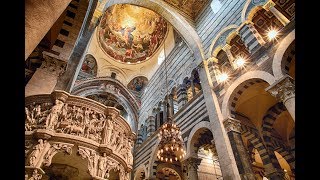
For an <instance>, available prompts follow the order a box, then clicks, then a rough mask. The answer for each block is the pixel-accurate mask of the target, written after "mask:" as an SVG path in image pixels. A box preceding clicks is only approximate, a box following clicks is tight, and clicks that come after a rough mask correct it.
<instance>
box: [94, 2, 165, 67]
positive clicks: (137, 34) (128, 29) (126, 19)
mask: <svg viewBox="0 0 320 180" xmlns="http://www.w3.org/2000/svg"><path fill="white" fill-rule="evenodd" d="M98 31H99V43H100V45H101V48H102V49H103V51H104V52H105V53H106V54H108V56H111V57H112V58H113V59H115V60H117V61H118V62H123V63H128V64H135V63H140V62H143V61H146V60H148V59H149V58H150V57H151V56H152V55H153V54H154V53H155V52H156V51H157V49H158V48H159V46H160V45H161V43H162V42H163V39H164V38H165V35H166V32H167V23H166V21H165V20H164V19H163V18H162V17H161V16H159V15H158V14H157V13H155V12H153V11H151V10H149V9H146V8H142V7H138V6H133V5H129V4H121V5H120V4H117V5H113V6H111V7H109V8H108V9H107V10H106V12H105V14H104V15H103V17H102V19H101V22H100V26H99V29H98Z"/></svg>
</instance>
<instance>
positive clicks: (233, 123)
mask: <svg viewBox="0 0 320 180" xmlns="http://www.w3.org/2000/svg"><path fill="white" fill-rule="evenodd" d="M223 124H224V127H225V128H226V131H227V132H230V131H234V132H238V133H241V122H240V121H239V120H236V119H233V118H228V119H226V120H225V121H224V122H223Z"/></svg>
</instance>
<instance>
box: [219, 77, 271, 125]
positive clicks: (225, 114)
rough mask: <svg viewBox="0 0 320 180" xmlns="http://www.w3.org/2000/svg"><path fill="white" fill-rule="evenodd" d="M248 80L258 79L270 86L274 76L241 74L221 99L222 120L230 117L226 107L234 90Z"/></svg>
mask: <svg viewBox="0 0 320 180" xmlns="http://www.w3.org/2000/svg"><path fill="white" fill-rule="evenodd" d="M250 79H260V80H263V81H265V82H267V83H268V84H272V83H274V82H275V78H274V76H272V75H271V74H270V73H268V72H265V71H249V72H247V73H245V74H243V75H242V76H240V77H239V78H238V79H236V80H235V81H234V82H233V83H232V84H231V85H230V86H229V88H228V89H227V91H226V93H225V96H224V98H223V101H222V106H221V107H222V108H221V111H222V116H223V118H224V119H226V118H227V117H231V111H230V109H229V107H228V106H229V103H230V101H231V100H230V97H231V95H232V94H233V93H234V91H235V90H236V88H238V86H240V85H241V84H243V83H244V82H245V81H248V80H250Z"/></svg>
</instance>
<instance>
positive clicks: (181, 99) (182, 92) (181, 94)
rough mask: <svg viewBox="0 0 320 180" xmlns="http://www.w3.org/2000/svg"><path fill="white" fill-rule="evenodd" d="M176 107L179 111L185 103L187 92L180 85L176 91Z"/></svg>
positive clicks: (182, 85) (183, 86)
mask: <svg viewBox="0 0 320 180" xmlns="http://www.w3.org/2000/svg"><path fill="white" fill-rule="evenodd" d="M177 98H178V106H179V109H181V108H182V107H183V106H184V105H185V104H186V103H187V102H188V99H187V90H186V87H185V85H184V84H181V85H180V86H179V88H178V91H177Z"/></svg>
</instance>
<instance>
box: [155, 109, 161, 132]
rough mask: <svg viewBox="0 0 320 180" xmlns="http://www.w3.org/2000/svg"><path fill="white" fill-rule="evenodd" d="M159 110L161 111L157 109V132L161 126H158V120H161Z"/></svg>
mask: <svg viewBox="0 0 320 180" xmlns="http://www.w3.org/2000/svg"><path fill="white" fill-rule="evenodd" d="M160 110H161V108H160V107H158V108H157V122H156V130H158V129H159V128H160V126H161V124H160V118H161V116H160Z"/></svg>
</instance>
